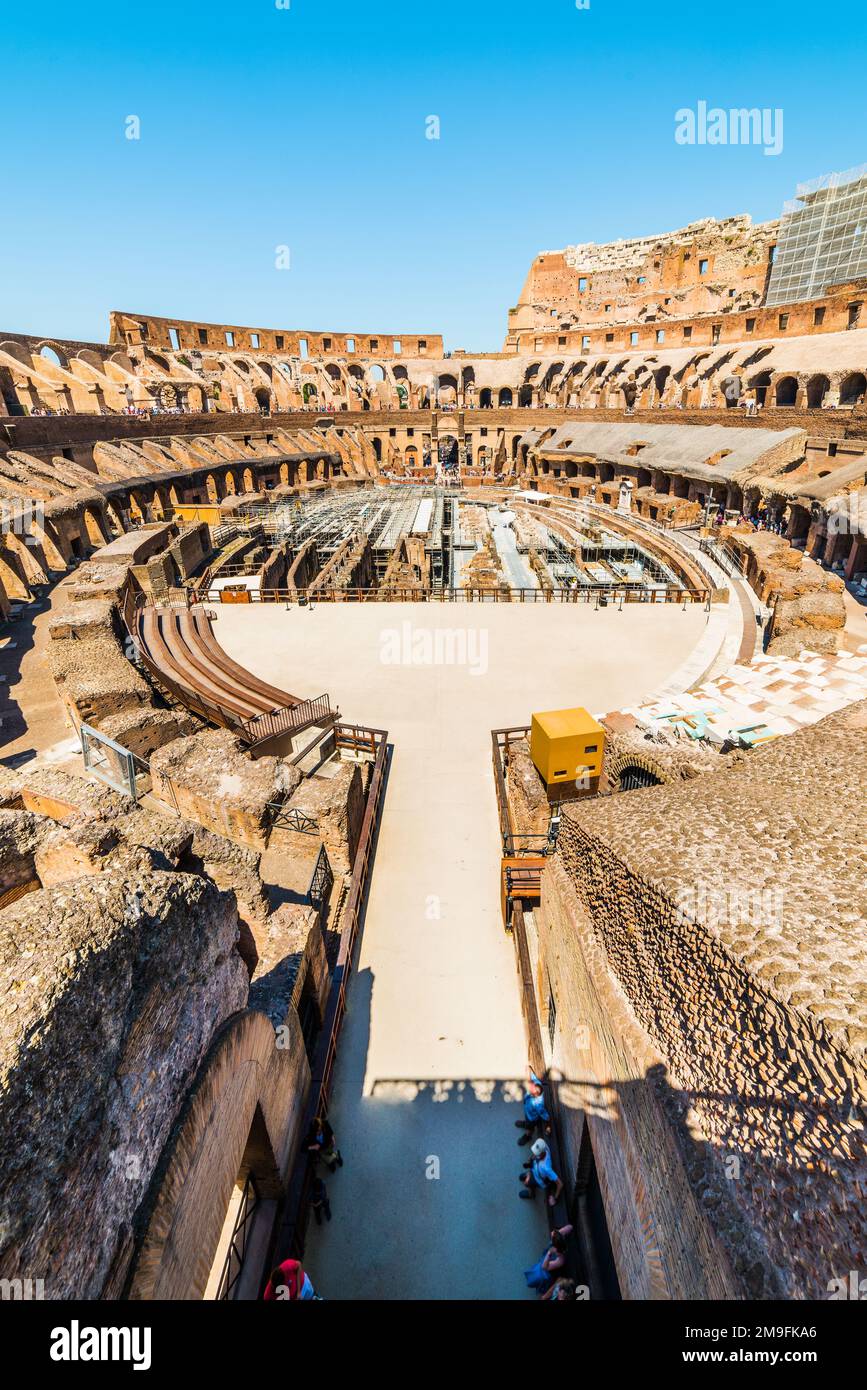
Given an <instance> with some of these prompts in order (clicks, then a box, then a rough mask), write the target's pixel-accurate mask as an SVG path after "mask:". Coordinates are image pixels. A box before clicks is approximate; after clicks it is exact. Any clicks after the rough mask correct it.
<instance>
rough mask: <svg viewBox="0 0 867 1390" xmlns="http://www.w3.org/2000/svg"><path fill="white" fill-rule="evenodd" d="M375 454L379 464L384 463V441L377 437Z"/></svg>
mask: <svg viewBox="0 0 867 1390" xmlns="http://www.w3.org/2000/svg"><path fill="white" fill-rule="evenodd" d="M373 453H374V456H375V458H376V461H377V463H382V440H381V439H380V438H379V437H378V436H377V435H374V437H373Z"/></svg>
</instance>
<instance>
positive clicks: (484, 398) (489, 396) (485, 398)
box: [479, 386, 494, 410]
mask: <svg viewBox="0 0 867 1390" xmlns="http://www.w3.org/2000/svg"><path fill="white" fill-rule="evenodd" d="M493 403H494V399H493V392H492V391H491V388H490V386H483V387H482V389H481V391H480V392H479V406H480V408H481V409H482V410H490V409H491V407H492V406H493Z"/></svg>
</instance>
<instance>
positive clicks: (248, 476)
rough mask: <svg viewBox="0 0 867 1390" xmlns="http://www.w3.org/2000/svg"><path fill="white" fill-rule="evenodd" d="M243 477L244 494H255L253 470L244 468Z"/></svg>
mask: <svg viewBox="0 0 867 1390" xmlns="http://www.w3.org/2000/svg"><path fill="white" fill-rule="evenodd" d="M243 477H244V491H245V492H255V491H256V480H255V478H254V477H253V470H252V468H245V469H244V475H243Z"/></svg>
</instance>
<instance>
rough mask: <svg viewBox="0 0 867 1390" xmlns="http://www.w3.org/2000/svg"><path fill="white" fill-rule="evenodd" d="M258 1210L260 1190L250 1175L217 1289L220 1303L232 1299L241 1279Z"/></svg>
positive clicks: (245, 1185) (242, 1195)
mask: <svg viewBox="0 0 867 1390" xmlns="http://www.w3.org/2000/svg"><path fill="white" fill-rule="evenodd" d="M258 1209H259V1190H258V1188H257V1187H256V1180H255V1178H254V1177H253V1174H252V1173H250V1174H249V1176H248V1178H247V1181H246V1182H245V1183H244V1190H243V1192H242V1194H241V1204H240V1206H239V1208H238V1214H237V1216H236V1217H235V1225H234V1227H233V1228H232V1237H231V1240H230V1241H229V1248H228V1250H227V1251H226V1260H225V1263H224V1265H223V1272H222V1274H221V1275H220V1283H219V1285H218V1288H217V1295H216V1297H217V1300H218V1301H225V1300H226V1299H230V1298H231V1297H232V1292H233V1290H234V1288H235V1285H236V1284H237V1282H238V1280H239V1279H240V1277H241V1274H242V1271H243V1269H244V1259H245V1257H246V1254H247V1244H248V1241H249V1237H250V1226H251V1225H252V1222H253V1218H254V1216H255V1215H256V1212H257V1211H258Z"/></svg>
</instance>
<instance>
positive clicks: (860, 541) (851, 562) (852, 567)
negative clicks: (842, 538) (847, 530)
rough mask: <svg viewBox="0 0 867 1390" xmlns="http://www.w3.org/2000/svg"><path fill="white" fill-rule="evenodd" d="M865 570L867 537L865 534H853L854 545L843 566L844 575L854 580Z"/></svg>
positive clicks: (866, 563) (866, 566)
mask: <svg viewBox="0 0 867 1390" xmlns="http://www.w3.org/2000/svg"><path fill="white" fill-rule="evenodd" d="M863 570H867V539H865V538H864V536H853V537H852V546H851V548H850V550H849V555H848V558H847V560H846V563H845V565H844V567H843V577H844V578H845V579H846V580H852V579H854V578H855V575H856V574H860V573H861V572H862V571H863Z"/></svg>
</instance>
